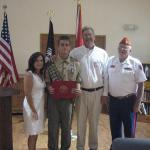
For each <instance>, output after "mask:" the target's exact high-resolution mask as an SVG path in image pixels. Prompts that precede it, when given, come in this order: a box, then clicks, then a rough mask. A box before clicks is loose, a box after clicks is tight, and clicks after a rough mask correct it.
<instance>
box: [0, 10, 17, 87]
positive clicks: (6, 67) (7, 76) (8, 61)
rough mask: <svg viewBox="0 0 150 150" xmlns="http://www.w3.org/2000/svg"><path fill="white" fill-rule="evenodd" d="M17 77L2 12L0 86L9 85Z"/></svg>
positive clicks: (14, 81)
mask: <svg viewBox="0 0 150 150" xmlns="http://www.w3.org/2000/svg"><path fill="white" fill-rule="evenodd" d="M18 79H19V76H18V72H17V69H16V64H15V60H14V55H13V51H12V47H11V41H10V35H9V28H8V20H7V14H6V12H4V20H3V26H2V31H1V37H0V86H2V87H11V86H12V85H13V84H14V83H16V82H17V81H18Z"/></svg>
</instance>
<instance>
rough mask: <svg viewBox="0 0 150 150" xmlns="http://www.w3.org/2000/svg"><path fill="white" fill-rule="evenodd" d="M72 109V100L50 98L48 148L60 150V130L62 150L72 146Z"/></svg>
mask: <svg viewBox="0 0 150 150" xmlns="http://www.w3.org/2000/svg"><path fill="white" fill-rule="evenodd" d="M71 107H72V104H71V102H70V100H54V99H52V97H51V96H49V97H48V148H49V150H58V149H59V128H61V150H68V149H69V147H70V145H71V133H70V128H71V125H70V122H71Z"/></svg>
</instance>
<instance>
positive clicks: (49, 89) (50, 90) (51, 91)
mask: <svg viewBox="0 0 150 150" xmlns="http://www.w3.org/2000/svg"><path fill="white" fill-rule="evenodd" d="M48 91H49V93H50V94H54V88H52V86H49V87H48Z"/></svg>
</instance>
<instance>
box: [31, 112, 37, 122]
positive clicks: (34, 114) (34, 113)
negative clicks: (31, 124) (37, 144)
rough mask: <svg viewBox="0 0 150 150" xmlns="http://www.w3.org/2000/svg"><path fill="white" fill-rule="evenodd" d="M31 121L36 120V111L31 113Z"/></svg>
mask: <svg viewBox="0 0 150 150" xmlns="http://www.w3.org/2000/svg"><path fill="white" fill-rule="evenodd" d="M32 119H33V120H38V113H37V112H36V111H34V112H32Z"/></svg>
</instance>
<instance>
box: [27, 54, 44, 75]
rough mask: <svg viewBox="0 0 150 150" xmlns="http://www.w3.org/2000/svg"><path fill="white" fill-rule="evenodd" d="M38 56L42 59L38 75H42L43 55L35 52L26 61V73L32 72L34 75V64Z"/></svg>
mask: <svg viewBox="0 0 150 150" xmlns="http://www.w3.org/2000/svg"><path fill="white" fill-rule="evenodd" d="M39 56H42V58H43V67H42V69H41V70H40V74H41V75H43V70H44V67H45V59H44V55H43V54H42V53H41V52H35V53H33V54H32V55H31V56H30V58H29V60H28V68H27V70H26V71H32V72H33V73H35V71H36V70H35V67H34V63H35V61H36V60H37V58H38V57H39Z"/></svg>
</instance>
